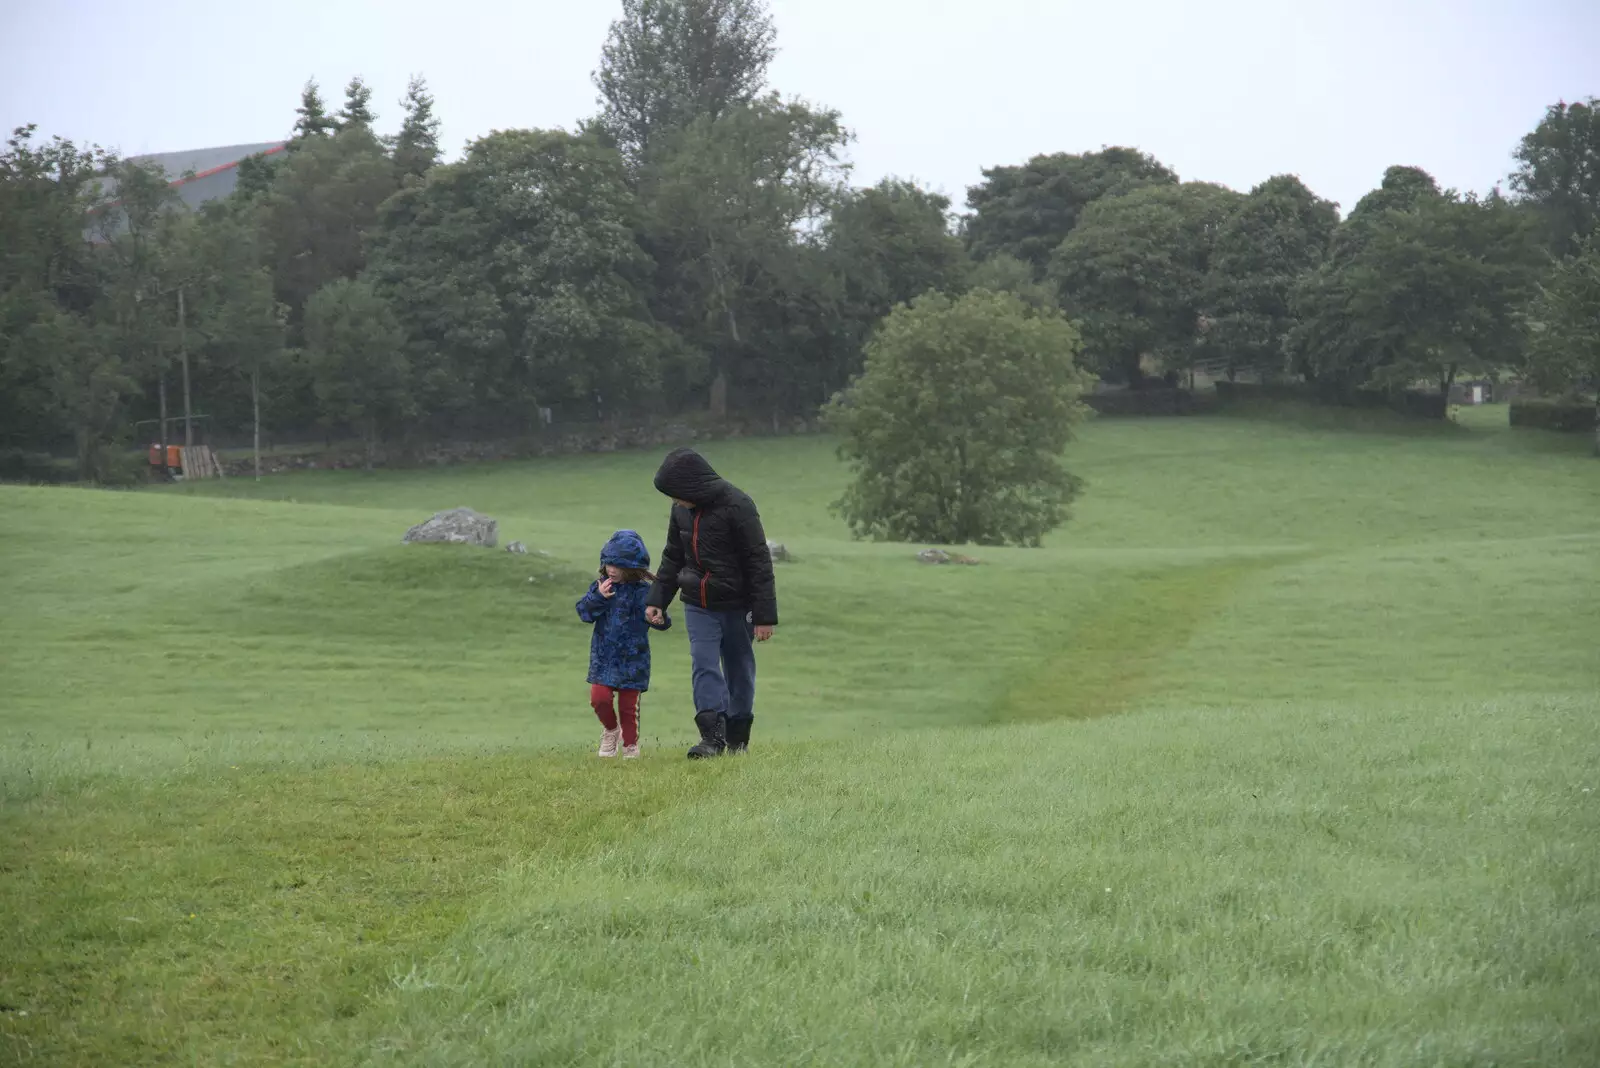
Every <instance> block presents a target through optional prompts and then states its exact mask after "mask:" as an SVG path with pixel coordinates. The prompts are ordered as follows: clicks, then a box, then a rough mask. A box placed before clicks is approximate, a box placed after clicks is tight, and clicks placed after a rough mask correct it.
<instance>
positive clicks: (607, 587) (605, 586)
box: [600, 578, 617, 600]
mask: <svg viewBox="0 0 1600 1068" xmlns="http://www.w3.org/2000/svg"><path fill="white" fill-rule="evenodd" d="M616 594H617V590H616V583H614V582H613V581H612V580H611V579H609V578H608V579H606V580H605V581H604V582H602V583H600V596H602V597H604V598H606V599H608V600H609V599H610V598H612V597H615V596H616Z"/></svg>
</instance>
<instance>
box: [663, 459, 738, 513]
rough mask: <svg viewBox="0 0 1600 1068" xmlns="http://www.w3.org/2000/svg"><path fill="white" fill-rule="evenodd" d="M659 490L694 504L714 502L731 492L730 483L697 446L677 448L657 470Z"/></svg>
mask: <svg viewBox="0 0 1600 1068" xmlns="http://www.w3.org/2000/svg"><path fill="white" fill-rule="evenodd" d="M656 489H658V490H660V491H661V492H662V493H664V494H666V495H667V496H668V497H676V498H677V499H678V500H680V501H688V502H689V503H691V504H697V505H705V504H713V503H715V502H716V501H717V500H719V499H720V498H721V497H722V496H723V494H725V493H727V492H728V483H727V482H725V481H723V479H722V477H721V476H720V475H718V474H717V473H716V472H715V471H713V470H712V469H711V465H710V464H708V463H706V458H705V457H704V456H701V455H700V454H699V453H697V452H695V451H694V450H693V449H673V450H672V451H671V452H669V453H667V458H666V459H665V460H663V461H661V469H660V470H659V471H657V472H656Z"/></svg>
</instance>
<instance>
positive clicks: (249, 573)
mask: <svg viewBox="0 0 1600 1068" xmlns="http://www.w3.org/2000/svg"><path fill="white" fill-rule="evenodd" d="M1501 413H1502V414H1503V409H1502V410H1501ZM1471 415H1472V418H1471V419H1463V425H1461V426H1442V427H1426V428H1415V427H1400V426H1385V425H1381V424H1379V425H1369V426H1367V427H1366V428H1364V429H1352V428H1350V427H1347V426H1342V425H1339V424H1337V423H1325V425H1321V426H1317V427H1314V428H1313V427H1308V426H1305V425H1294V424H1292V423H1289V422H1285V421H1283V420H1274V419H1270V418H1249V419H1230V418H1220V417H1205V418H1197V419H1189V420H1140V421H1135V420H1101V421H1097V422H1095V423H1093V424H1092V425H1091V426H1090V427H1089V428H1088V429H1087V431H1086V433H1085V435H1084V440H1083V441H1082V442H1080V443H1079V444H1077V445H1075V446H1074V447H1073V449H1072V451H1071V464H1072V466H1073V467H1074V469H1075V470H1076V471H1077V472H1078V473H1079V474H1081V475H1083V476H1084V477H1085V478H1086V479H1087V481H1088V489H1087V492H1086V494H1085V496H1084V497H1083V499H1082V500H1081V502H1080V503H1079V505H1078V507H1077V509H1076V512H1077V514H1076V516H1075V518H1074V519H1073V521H1072V522H1071V523H1070V524H1068V526H1066V527H1065V528H1063V529H1062V530H1061V531H1059V532H1057V533H1056V534H1055V535H1053V536H1052V537H1051V538H1050V539H1048V541H1047V544H1046V546H1045V547H1044V548H1043V549H1039V550H978V551H977V555H979V556H981V557H982V558H983V560H984V565H983V566H981V567H975V568H929V567H925V566H922V565H919V564H917V563H916V562H915V561H914V560H913V559H912V556H913V551H914V549H915V548H917V547H915V546H883V545H871V544H863V543H855V542H851V541H850V540H849V539H848V537H846V535H845V532H844V530H843V528H842V526H841V525H840V524H839V523H838V522H837V521H836V520H835V519H833V518H832V517H830V516H829V514H828V512H827V507H826V505H827V502H828V501H829V500H830V499H832V497H833V496H835V495H836V494H837V492H838V490H839V488H840V487H841V485H842V483H843V479H844V472H843V471H842V470H841V469H840V468H839V467H838V465H837V463H836V462H835V460H834V459H833V455H832V450H831V447H830V445H829V443H828V442H826V441H824V440H820V439H791V440H760V441H745V442H730V443H720V444H712V445H707V446H706V447H705V448H706V452H707V454H708V456H709V457H710V458H711V459H712V461H713V462H714V463H715V464H716V465H717V466H718V467H719V469H721V470H722V471H723V472H724V473H725V474H726V475H728V476H729V477H730V478H731V479H733V480H734V481H735V482H737V483H739V484H740V485H742V486H744V487H745V488H746V489H748V490H750V491H751V492H752V494H753V495H754V496H756V498H757V500H758V501H759V502H760V504H761V507H762V511H763V514H764V516H765V517H766V520H767V524H768V529H769V532H770V533H771V534H772V535H773V536H774V537H777V538H779V539H781V540H783V541H785V542H786V543H787V544H788V545H789V547H790V548H791V550H792V551H793V552H794V553H795V554H796V556H797V557H798V560H797V562H795V563H793V564H790V565H783V566H781V568H780V571H779V580H778V581H779V595H780V610H781V613H782V615H783V617H784V622H783V624H782V626H780V628H779V637H778V639H777V640H776V641H775V642H774V643H772V644H771V645H770V646H767V647H764V648H763V650H762V659H761V692H760V699H759V702H758V720H757V726H756V734H755V747H754V751H753V752H752V754H751V755H750V756H749V757H748V758H743V759H738V760H733V759H730V760H725V761H720V762H714V763H711V764H709V765H690V764H689V763H688V762H686V761H684V760H683V759H682V751H683V749H684V747H686V746H687V745H688V744H689V742H690V740H691V734H692V726H691V723H690V718H689V717H690V715H691V713H692V709H691V708H690V707H689V704H688V687H687V671H686V663H685V662H686V659H687V652H686V649H685V645H684V638H683V634H682V630H681V627H680V628H677V629H675V630H673V631H672V632H670V633H669V634H667V635H664V636H658V637H657V638H656V641H655V646H654V648H655V655H656V665H657V666H656V686H655V688H654V689H652V691H651V694H650V696H649V697H648V698H647V699H646V704H645V712H644V742H645V749H646V757H645V759H644V760H641V761H638V762H636V763H630V764H620V763H618V764H611V763H606V764H601V763H600V762H599V761H597V760H596V759H595V758H594V757H593V756H592V755H591V754H592V747H593V744H594V742H595V741H596V740H597V734H598V728H597V726H596V725H595V723H594V721H593V716H592V714H591V713H590V712H589V711H588V709H587V708H586V707H585V704H584V699H585V686H584V680H583V676H584V669H585V665H586V660H587V635H586V633H585V630H584V628H583V627H582V625H581V624H579V623H578V621H577V619H576V617H575V615H574V613H573V611H572V605H573V602H574V601H575V600H576V599H577V597H578V596H579V594H580V593H581V592H582V589H583V587H584V584H585V583H586V582H587V581H588V577H589V575H590V574H592V571H593V567H594V565H595V558H596V555H597V553H598V551H599V547H600V545H601V543H602V542H603V541H604V540H605V537H606V536H607V535H608V534H609V533H610V532H611V531H612V530H613V529H615V528H617V527H621V526H633V527H636V528H638V529H640V530H641V531H643V532H644V533H645V535H646V539H647V541H648V542H649V543H650V544H651V546H652V549H653V550H657V551H658V550H659V546H660V543H661V540H662V536H663V534H664V520H665V508H664V507H663V504H664V502H663V501H661V500H660V499H659V498H658V497H657V496H656V495H655V494H654V492H653V491H652V490H651V489H650V488H649V477H650V474H651V473H652V471H653V469H654V466H655V464H656V462H657V461H658V459H659V457H658V456H657V455H655V454H650V455H644V454H615V455H604V456H583V457H574V458H570V459H562V460H547V461H538V462H529V463H518V464H499V465H483V466H477V467H458V468H449V469H438V470H431V471H418V472H386V473H380V474H376V475H367V474H362V473H358V472H307V473H300V474H295V475H288V476H280V477H276V478H271V479H268V480H265V481H263V482H261V483H254V482H249V481H243V480H237V479H236V480H229V481H227V482H225V483H209V484H203V485H194V486H179V487H169V488H164V489H161V490H155V491H147V492H137V493H134V492H98V491H91V490H83V489H26V488H17V487H0V603H3V604H4V611H3V613H0V650H3V652H0V842H3V843H4V845H3V846H0V914H3V915H4V916H5V918H6V920H7V923H6V924H5V925H4V927H3V928H0V1063H10V1062H18V1063H25V1064H27V1063H37V1064H61V1065H81V1064H114V1065H133V1064H158V1063H182V1064H206V1065H211V1064H228V1063H239V1064H301V1065H327V1064H486V1063H496V1064H498V1063H503V1064H627V1065H640V1064H661V1065H701V1064H704V1065H735V1064H737V1065H746V1064H841V1065H842V1064H905V1065H932V1064H951V1065H1030V1064H1041V1065H1042V1064H1082V1065H1128V1066H1133V1065H1140V1066H1144V1065H1219V1066H1220V1065H1246V1064H1251V1065H1254V1064H1263V1065H1264V1064H1272V1065H1313V1064H1314V1065H1341V1066H1342V1065H1372V1066H1379V1065H1450V1066H1473V1068H1478V1066H1485V1068H1487V1066H1489V1065H1573V1066H1587V1065H1593V1064H1596V1063H1600V770H1597V769H1600V726H1597V720H1596V717H1597V715H1600V653H1597V651H1596V650H1597V647H1600V463H1597V462H1595V461H1593V460H1591V459H1589V458H1587V457H1586V455H1585V452H1586V449H1587V444H1588V443H1587V441H1586V440H1581V436H1573V437H1567V436H1561V435H1552V434H1541V433H1529V432H1513V431H1510V430H1507V429H1505V428H1504V419H1503V417H1502V418H1499V419H1496V418H1495V416H1496V411H1495V410H1494V409H1482V410H1476V411H1473V412H1472V413H1471ZM462 504H465V505H470V506H472V507H474V508H477V509H479V510H481V511H486V512H488V513H490V514H492V515H495V516H496V517H497V518H498V519H499V520H500V530H501V539H502V542H505V541H510V540H513V539H520V540H522V541H524V542H526V543H528V545H529V546H531V547H534V548H536V549H539V550H543V554H533V555H529V556H513V555H511V554H507V553H491V552H485V551H479V550H471V549H464V548H459V547H432V546H401V545H400V544H398V542H399V538H400V535H401V534H402V533H403V532H404V530H405V529H406V527H408V526H410V525H411V524H413V523H415V522H418V521H420V520H421V519H423V518H426V516H427V515H429V514H431V513H432V512H434V511H437V510H439V509H442V508H448V507H453V506H456V505H462Z"/></svg>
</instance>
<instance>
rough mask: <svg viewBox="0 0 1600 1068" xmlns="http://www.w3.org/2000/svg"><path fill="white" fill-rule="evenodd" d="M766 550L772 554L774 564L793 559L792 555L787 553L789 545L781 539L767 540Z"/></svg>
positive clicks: (785, 562) (784, 562)
mask: <svg viewBox="0 0 1600 1068" xmlns="http://www.w3.org/2000/svg"><path fill="white" fill-rule="evenodd" d="M767 551H768V552H770V553H771V554H772V562H773V563H775V564H787V563H790V562H792V561H793V560H794V557H793V556H792V555H791V554H790V553H789V547H788V546H787V545H785V544H784V543H783V542H781V541H770V540H769V541H768V542H767Z"/></svg>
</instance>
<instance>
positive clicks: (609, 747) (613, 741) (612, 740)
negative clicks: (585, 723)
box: [600, 727, 622, 757]
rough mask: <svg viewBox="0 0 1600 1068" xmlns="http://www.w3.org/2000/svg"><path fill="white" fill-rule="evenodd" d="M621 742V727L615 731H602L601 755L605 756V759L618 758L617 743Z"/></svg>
mask: <svg viewBox="0 0 1600 1068" xmlns="http://www.w3.org/2000/svg"><path fill="white" fill-rule="evenodd" d="M620 741H622V728H621V727H618V728H617V729H616V730H614V731H605V730H603V731H601V732H600V755H601V756H603V757H614V756H616V755H617V743H618V742H620Z"/></svg>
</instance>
